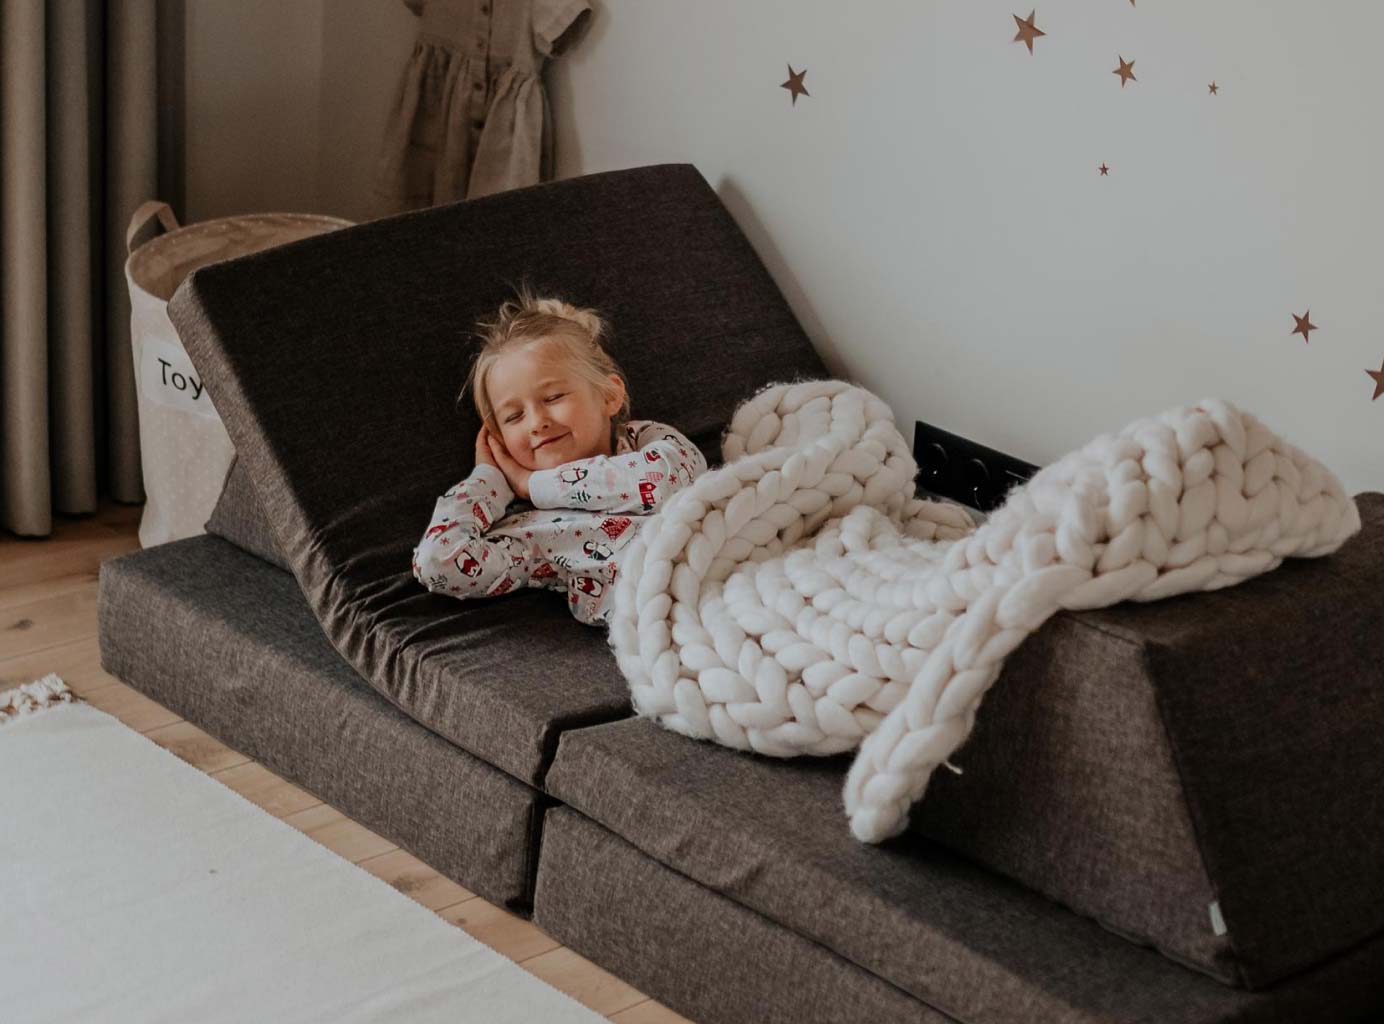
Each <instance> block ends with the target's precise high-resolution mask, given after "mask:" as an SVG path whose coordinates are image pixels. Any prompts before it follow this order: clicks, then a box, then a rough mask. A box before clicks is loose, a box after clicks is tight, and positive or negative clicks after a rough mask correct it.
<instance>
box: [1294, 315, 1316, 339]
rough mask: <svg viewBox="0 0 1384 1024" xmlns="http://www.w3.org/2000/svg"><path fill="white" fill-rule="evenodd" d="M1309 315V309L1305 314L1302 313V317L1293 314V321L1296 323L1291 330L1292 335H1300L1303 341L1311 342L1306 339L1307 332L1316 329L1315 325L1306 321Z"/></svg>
mask: <svg viewBox="0 0 1384 1024" xmlns="http://www.w3.org/2000/svg"><path fill="white" fill-rule="evenodd" d="M1311 315H1312V311H1311V310H1310V309H1309V310H1308V311H1307V312H1306V313H1303V314H1302V316H1298V315H1297V314H1296V313H1294V314H1293V319H1294V320H1296V321H1297V326H1296V327H1294V328H1293V333H1294V334H1301V335H1302V340H1303V341H1311V340H1312V339H1311V338H1309V337H1307V332H1308V331H1315V330H1316V329H1317V325H1316V324H1314V323H1313V322H1312V321H1311V320H1309V319H1307V318H1308V317H1310V316H1311Z"/></svg>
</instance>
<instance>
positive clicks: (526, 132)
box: [374, 0, 591, 216]
mask: <svg viewBox="0 0 1384 1024" xmlns="http://www.w3.org/2000/svg"><path fill="white" fill-rule="evenodd" d="M403 2H404V4H405V5H406V6H407V7H408V8H409V9H410V10H412V11H413V13H414V14H415V15H418V16H419V17H420V18H421V23H420V24H419V27H418V41H417V43H416V44H415V46H414V48H413V55H412V56H411V57H410V58H409V62H408V64H407V65H406V66H405V68H404V73H403V76H402V78H401V80H400V82H399V87H398V90H397V92H396V97H395V102H394V107H393V110H392V113H391V114H390V118H389V121H388V123H387V127H386V129H385V137H384V147H383V152H382V153H381V155H380V163H379V166H378V169H377V173H376V176H375V184H374V191H375V202H376V207H377V211H378V213H379V215H381V216H385V215H388V214H391V213H402V212H404V211H406V210H417V209H421V208H423V207H427V206H435V205H437V204H439V203H448V202H455V201H457V200H461V199H474V198H476V197H477V196H484V195H489V194H490V193H492V192H500V191H503V190H505V189H510V188H520V187H523V186H525V185H536V184H538V183H539V182H540V181H551V180H552V176H553V155H552V115H551V111H550V110H549V107H548V96H547V92H546V90H545V89H544V87H543V75H542V71H543V67H544V64H545V63H546V62H547V61H548V60H549V59H550V58H553V57H557V56H559V55H560V54H562V53H564V52H566V51H567V50H568V49H570V48H571V46H572V45H573V44H574V43H575V42H576V41H577V39H578V38H580V37H581V36H582V35H583V34H584V33H585V30H586V25H587V23H588V22H589V21H590V19H591V4H590V3H589V0H403Z"/></svg>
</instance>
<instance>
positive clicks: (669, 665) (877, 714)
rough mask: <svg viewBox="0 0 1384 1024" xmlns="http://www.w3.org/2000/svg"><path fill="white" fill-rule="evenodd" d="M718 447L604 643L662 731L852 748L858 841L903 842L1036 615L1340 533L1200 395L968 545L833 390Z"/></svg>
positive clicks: (1135, 594) (1272, 561)
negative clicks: (937, 773) (717, 456)
mask: <svg viewBox="0 0 1384 1024" xmlns="http://www.w3.org/2000/svg"><path fill="white" fill-rule="evenodd" d="M721 447H722V453H723V455H724V457H725V463H724V464H723V465H721V466H719V467H717V468H716V469H714V470H712V471H710V472H708V473H705V474H703V475H702V476H701V477H699V478H698V479H697V480H695V481H693V482H692V484H691V485H690V486H688V487H687V488H685V489H684V490H683V491H681V492H679V493H678V494H677V495H675V496H674V499H673V500H672V501H670V502H669V503H668V504H667V505H666V506H664V508H663V509H662V510H661V511H660V512H659V513H657V514H656V515H654V516H653V517H651V520H650V521H649V522H648V523H647V524H646V526H645V528H644V529H643V530H641V531H640V533H639V534H638V535H637V536H636V537H635V539H634V540H633V541H632V542H631V544H630V546H629V548H628V549H627V551H626V555H625V564H624V569H623V572H622V573H621V574H620V575H619V576H618V577H617V580H616V584H615V594H614V607H613V611H612V617H611V621H610V632H609V642H610V645H611V648H612V650H613V651H614V653H615V656H616V659H617V662H618V664H619V665H620V669H621V671H622V672H624V674H625V675H626V677H627V679H628V680H629V683H630V689H631V695H632V697H633V701H634V706H635V710H636V711H638V712H639V713H640V714H641V715H646V716H648V717H652V718H655V719H656V720H657V721H658V722H659V723H660V724H662V725H664V726H666V727H667V728H670V729H673V730H676V731H678V732H681V733H683V734H685V735H688V736H693V737H696V738H699V739H708V740H714V741H716V742H718V743H721V744H724V745H726V746H730V747H735V748H737V749H742V750H753V751H756V752H758V753H761V754H765V755H767V756H771V757H793V756H797V755H802V754H812V755H830V754H836V753H840V752H842V751H845V750H852V749H856V748H859V753H858V754H857V756H856V758H855V761H854V763H853V764H852V766H851V769H850V771H849V772H848V774H847V776H846V781H845V786H844V790H843V797H844V801H845V807H846V811H847V814H848V815H849V816H850V823H851V831H852V834H853V835H855V836H856V837H857V838H859V839H861V840H863V841H865V842H880V841H882V840H884V839H886V838H888V837H889V836H892V835H896V834H897V833H899V832H900V831H902V830H903V828H904V827H905V826H906V825H907V819H908V812H909V808H910V807H911V806H912V805H913V804H914V803H915V802H916V801H917V800H918V799H920V798H921V797H922V795H923V793H924V791H925V790H926V788H927V784H928V781H929V779H930V778H931V775H932V772H933V770H934V769H935V768H936V767H937V766H938V765H939V764H944V763H948V758H949V757H950V756H951V754H952V753H953V752H954V751H955V750H956V749H957V748H958V747H959V746H960V745H961V744H963V743H964V742H965V740H966V738H967V737H968V736H969V735H970V732H971V727H972V725H973V723H974V721H975V716H976V713H977V709H978V707H979V705H980V701H981V699H982V698H983V697H984V695H985V692H986V691H987V690H988V689H989V687H990V686H991V685H992V684H993V683H994V681H995V679H996V678H997V677H998V675H999V673H1000V669H1001V668H1002V666H1003V661H1004V659H1005V657H1007V656H1008V654H1009V653H1010V652H1011V651H1012V650H1013V649H1014V648H1015V647H1017V646H1018V645H1019V644H1020V643H1022V642H1023V640H1024V638H1026V637H1027V636H1028V635H1029V634H1031V633H1032V632H1033V631H1034V630H1036V629H1038V628H1039V627H1040V626H1041V625H1042V624H1043V623H1044V622H1045V621H1047V619H1048V617H1049V616H1051V615H1052V614H1053V613H1054V612H1056V611H1057V610H1059V609H1064V608H1065V609H1083V608H1097V607H1103V606H1106V605H1111V604H1115V603H1117V602H1120V601H1126V600H1133V601H1152V600H1157V599H1159V598H1162V597H1167V596H1169V595H1172V594H1179V593H1185V592H1188V591H1194V590H1211V589H1215V588H1218V587H1224V586H1229V585H1233V584H1235V583H1238V582H1240V581H1241V580H1244V579H1247V578H1249V577H1250V576H1254V575H1257V574H1259V573H1262V572H1267V571H1269V570H1270V569H1273V568H1274V567H1275V566H1277V565H1278V564H1279V562H1281V561H1282V559H1283V558H1285V557H1294V556H1296V557H1313V556H1318V555H1323V554H1328V553H1330V552H1331V551H1334V550H1336V548H1338V547H1340V545H1341V544H1342V543H1343V542H1344V541H1345V540H1346V539H1347V538H1349V537H1350V536H1351V535H1353V534H1354V533H1356V532H1357V531H1358V530H1359V529H1360V516H1359V512H1358V510H1357V508H1356V506H1355V503H1354V501H1352V500H1351V499H1350V498H1349V497H1347V496H1346V494H1345V492H1344V490H1343V488H1342V486H1341V483H1340V481H1339V480H1338V479H1337V478H1336V477H1335V476H1334V475H1333V474H1332V473H1331V472H1330V471H1329V470H1327V469H1326V468H1325V467H1324V466H1322V465H1321V464H1320V463H1319V462H1317V461H1315V460H1313V459H1311V458H1309V457H1308V456H1306V455H1305V454H1303V453H1302V452H1301V451H1299V450H1298V449H1296V448H1294V447H1292V446H1291V445H1289V444H1287V443H1286V442H1284V441H1282V440H1281V439H1280V438H1278V437H1277V436H1275V435H1274V434H1273V433H1272V432H1270V431H1269V430H1268V429H1267V428H1266V427H1264V425H1263V424H1262V423H1260V422H1259V421H1258V420H1257V419H1255V418H1254V417H1253V416H1251V415H1249V414H1248V413H1245V412H1242V411H1240V410H1239V409H1237V408H1235V407H1234V406H1233V405H1231V404H1230V403H1228V402H1224V401H1221V400H1219V399H1205V400H1203V401H1201V402H1200V403H1198V404H1197V405H1196V406H1190V407H1182V408H1174V409H1169V410H1165V411H1164V412H1162V413H1160V414H1158V415H1156V416H1151V417H1147V418H1145V419H1142V420H1137V421H1135V422H1133V423H1131V424H1129V425H1128V426H1127V427H1125V428H1124V429H1123V430H1121V431H1120V432H1119V433H1117V434H1102V435H1100V436H1099V437H1097V438H1095V439H1093V440H1092V441H1091V442H1089V443H1088V444H1087V445H1086V446H1085V447H1083V448H1081V449H1079V450H1077V451H1074V452H1071V453H1069V454H1068V455H1066V456H1064V457H1063V458H1061V459H1059V460H1058V461H1057V462H1055V463H1053V464H1052V465H1050V466H1048V467H1046V468H1045V469H1043V470H1041V471H1040V472H1038V473H1037V474H1036V475H1035V476H1034V477H1033V478H1032V479H1031V480H1029V481H1028V482H1027V483H1026V484H1024V485H1022V486H1020V487H1018V488H1016V489H1014V490H1013V491H1011V492H1010V494H1009V496H1008V498H1007V499H1006V501H1005V503H1004V505H1003V506H1002V507H1001V508H999V509H997V510H996V511H995V512H994V513H993V514H992V515H991V517H990V518H989V520H988V521H987V522H986V523H985V524H984V525H983V526H981V527H979V528H977V527H976V524H975V523H974V521H973V520H972V518H971V517H970V515H968V514H967V512H966V510H965V509H964V508H962V507H961V506H959V505H955V504H949V503H945V502H938V501H929V500H923V499H919V498H917V497H916V496H915V494H914V483H913V481H914V478H915V476H916V474H917V466H916V464H915V463H914V461H913V457H912V454H911V452H910V451H909V448H908V444H907V442H906V441H905V439H904V438H903V436H902V435H901V434H900V433H899V431H898V430H897V428H896V427H895V426H894V422H893V418H892V415H891V414H890V411H889V409H888V407H887V406H886V405H885V404H884V403H883V402H882V401H880V400H879V399H878V398H877V397H876V396H874V395H872V394H871V393H870V392H868V391H866V390H864V389H863V388H860V387H857V386H855V385H853V384H849V383H847V382H845V381H836V380H825V381H806V382H800V383H796V384H773V385H770V386H768V387H766V388H764V389H763V390H761V391H760V392H758V393H757V394H756V395H754V396H753V397H751V398H750V399H749V400H748V401H746V402H744V403H742V404H741V405H740V407H739V408H737V409H736V411H735V413H734V414H733V415H732V417H731V421H730V425H729V426H728V427H727V430H726V433H725V435H724V437H723V438H722V446H721ZM948 767H951V768H952V769H953V770H954V771H958V772H959V771H960V769H958V768H957V767H956V766H955V765H950V764H948Z"/></svg>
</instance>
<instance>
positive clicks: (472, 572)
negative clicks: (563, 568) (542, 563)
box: [413, 463, 528, 598]
mask: <svg viewBox="0 0 1384 1024" xmlns="http://www.w3.org/2000/svg"><path fill="white" fill-rule="evenodd" d="M513 500H514V492H513V491H512V490H510V486H509V481H507V480H506V479H505V475H504V474H503V473H501V472H500V471H499V470H498V469H496V468H495V467H494V466H490V465H486V464H485V463H482V464H481V465H479V466H477V467H476V468H475V469H474V470H473V471H472V472H471V475H470V476H468V477H467V478H466V479H465V480H463V481H462V482H461V483H459V484H457V485H456V486H455V487H452V488H451V489H450V490H448V491H447V493H446V494H444V495H442V497H440V498H438V499H437V505H436V507H435V508H434V509H433V517H432V522H431V523H429V524H428V528H427V530H426V531H425V532H424V534H423V539H422V540H421V541H419V543H418V546H417V547H416V548H414V549H413V575H414V578H415V579H417V580H418V582H419V583H421V584H423V586H425V587H427V588H428V589H429V590H430V591H432V592H433V593H435V594H447V595H449V596H451V597H459V598H467V597H494V596H497V595H499V594H503V593H506V592H507V591H510V590H513V589H515V588H516V587H522V586H523V585H524V584H525V583H526V582H527V580H528V567H527V564H526V559H525V557H524V554H523V552H522V551H521V550H520V547H521V546H520V545H519V544H518V543H517V542H516V541H515V540H514V539H513V538H510V537H487V536H486V535H485V534H486V531H487V530H489V529H490V527H491V526H492V525H493V524H494V523H495V521H496V520H498V519H500V518H501V517H502V516H503V515H504V513H505V509H506V508H507V507H508V505H509V503H510V502H511V501H513Z"/></svg>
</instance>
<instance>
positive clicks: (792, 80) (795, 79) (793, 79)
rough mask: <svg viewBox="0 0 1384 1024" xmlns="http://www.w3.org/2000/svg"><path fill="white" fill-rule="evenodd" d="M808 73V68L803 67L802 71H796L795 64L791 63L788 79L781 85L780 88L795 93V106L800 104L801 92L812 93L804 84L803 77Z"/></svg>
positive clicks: (804, 93)
mask: <svg viewBox="0 0 1384 1024" xmlns="http://www.w3.org/2000/svg"><path fill="white" fill-rule="evenodd" d="M806 75H807V68H803V69H802V70H801V71H794V70H793V65H792V64H789V65H788V81H786V82H784V83H783V84H782V85H780V86H779V88H780V89H787V90H788V91H789V92H791V93H792V94H793V106H795V107H796V106H797V105H798V96H799V94H801V95H803V96H811V95H812V94H811V93H810V92H808V91H807V87H806V86H804V85H803V78H804V77H806Z"/></svg>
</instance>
